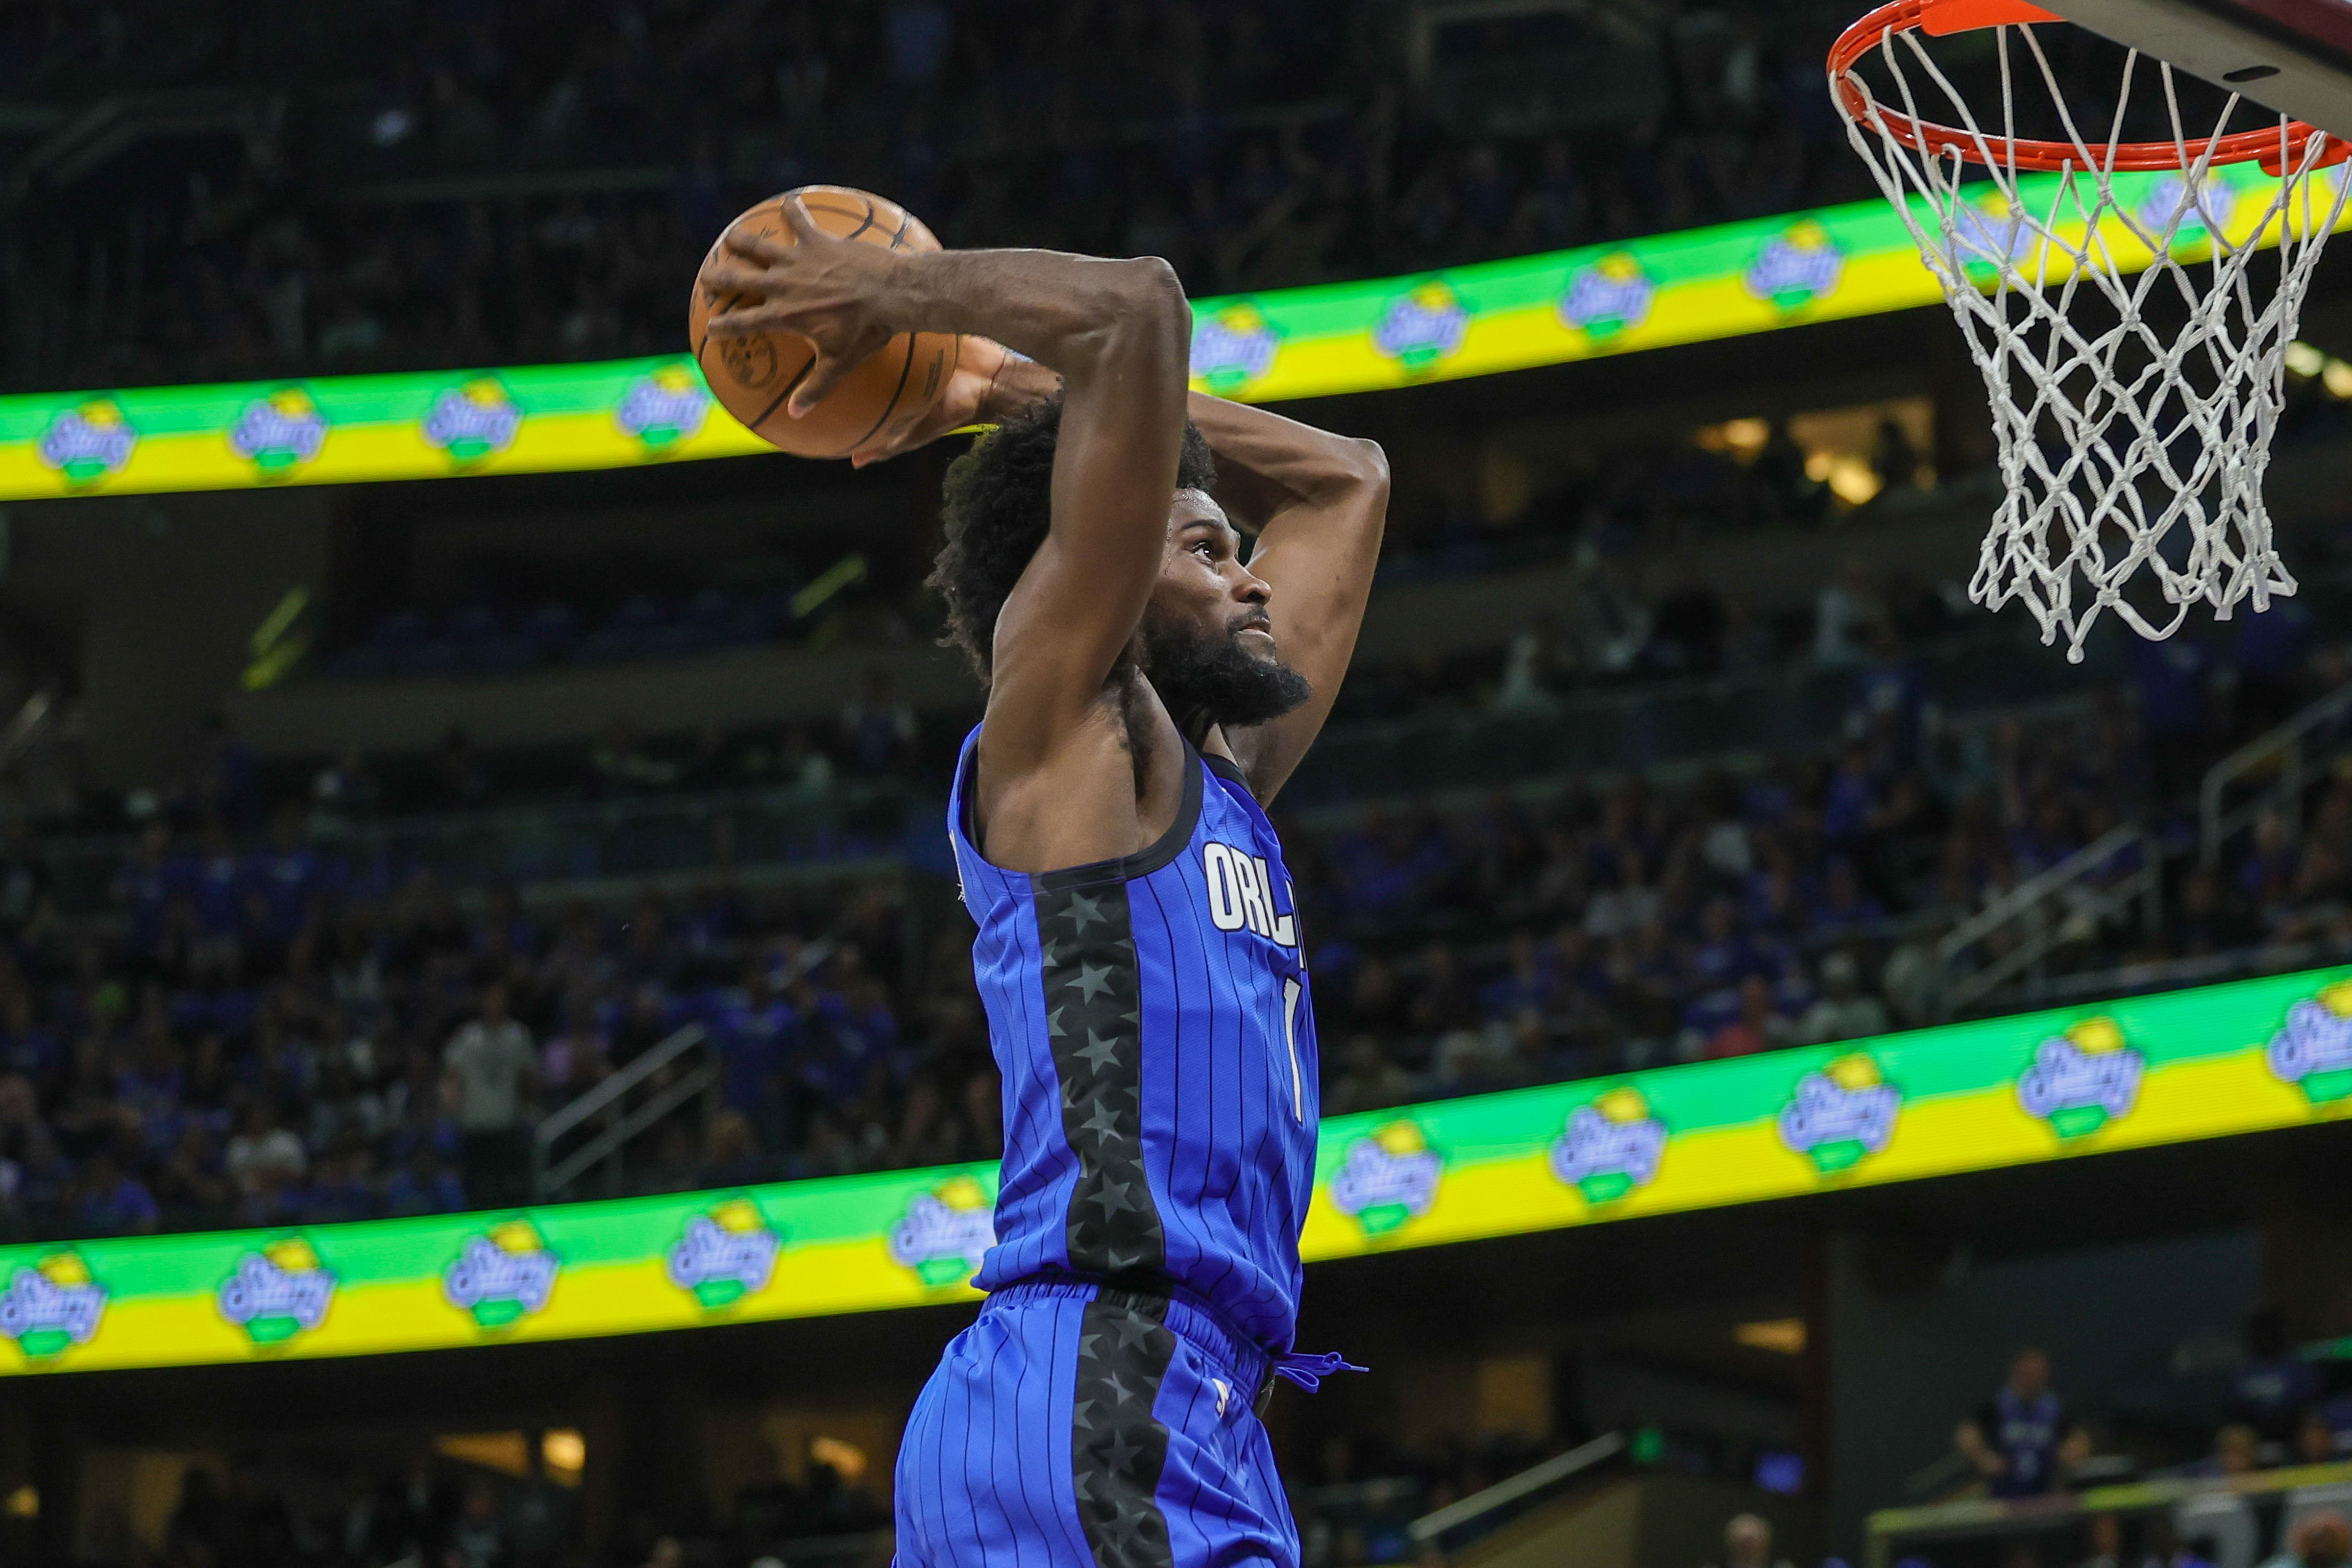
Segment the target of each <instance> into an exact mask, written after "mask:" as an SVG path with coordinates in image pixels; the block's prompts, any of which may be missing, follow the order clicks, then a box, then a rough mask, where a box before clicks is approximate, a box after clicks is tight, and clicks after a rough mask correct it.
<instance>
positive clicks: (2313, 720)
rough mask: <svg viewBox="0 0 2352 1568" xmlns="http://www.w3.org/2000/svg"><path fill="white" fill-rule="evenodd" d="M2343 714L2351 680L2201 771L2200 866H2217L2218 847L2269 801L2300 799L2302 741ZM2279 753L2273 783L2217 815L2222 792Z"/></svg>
mask: <svg viewBox="0 0 2352 1568" xmlns="http://www.w3.org/2000/svg"><path fill="white" fill-rule="evenodd" d="M2347 712H2352V681H2347V682H2346V683H2345V684H2344V685H2342V686H2339V687H2337V688H2336V689H2335V690H2333V691H2331V692H2329V693H2328V694H2327V695H2326V696H2325V697H2322V698H2320V699H2318V700H2316V701H2314V702H2310V703H2306V704H2305V706H2304V707H2303V708H2302V709H2301V710H2298V711H2296V712H2295V713H2294V715H2293V716H2291V717H2289V718H2287V719H2285V720H2284V721H2281V722H2280V723H2279V724H2277V725H2276V726H2274V727H2273V728H2272V729H2270V730H2266V731H2263V733H2262V734H2259V735H2257V736H2255V737H2254V738H2253V739H2252V740H2251V741H2249V742H2246V743H2245V744H2244V745H2242V746H2240V747H2239V748H2238V749H2237V750H2236V751H2234V752H2231V753H2230V754H2229V755H2228V756H2226V757H2223V758H2222V759H2221V761H2220V762H2218V763H2214V764H2213V765H2212V766H2211V767H2210V768H2208V769H2206V770H2205V780H2204V783H2203V784H2200V786H2199V788H2198V792H2197V816H2198V847H2197V848H2198V859H2199V861H2200V864H2202V865H2204V866H2205V867H2207V868H2211V867H2213V866H2216V865H2218V864H2220V862H2221V846H2222V845H2223V844H2225V843H2227V842H2228V841H2229V840H2230V839H2231V837H2235V836H2236V835H2237V833H2238V831H2239V830H2240V829H2241V828H2242V827H2244V826H2247V825H2248V824H2249V823H2251V822H2252V821H2253V820H2254V819H2255V818H2256V817H2258V816H2261V815H2262V814H2263V811H2264V810H2265V809H2267V808H2268V806H2269V805H2270V804H2271V803H2272V801H2273V799H2275V798H2277V797H2280V796H2284V797H2285V799H2286V800H2287V801H2289V802H2290V803H2292V802H2297V801H2300V800H2301V799H2302V798H2303V785H2304V763H2305V756H2304V745H2303V742H2304V740H2305V737H2306V736H2308V735H2309V734H2310V733H2311V732H2312V731H2314V730H2316V729H2318V728H2319V727H2320V726H2321V725H2323V724H2326V723H2327V722H2329V721H2332V720H2341V719H2343V718H2344V717H2345V716H2346V714H2347ZM2280 752H2285V759H2284V769H2283V771H2282V773H2281V775H2280V778H2279V781H2278V782H2277V783H2276V784H2273V785H2272V786H2271V787H2270V788H2269V789H2265V790H2259V791H2257V792H2256V793H2255V794H2254V795H2253V797H2252V799H2249V800H2245V801H2241V802H2240V803H2239V804H2238V805H2237V807H2236V808H2235V809H2234V810H2231V811H2227V812H2225V811H2223V810H2222V808H2221V795H2222V792H2223V791H2224V790H2226V789H2228V788H2229V787H2230V785H2231V784H2233V783H2235V782H2236V781H2237V780H2239V779H2241V778H2242V777H2244V776H2245V775H2246V774H2248V773H2252V772H2253V771H2254V770H2255V769H2256V768H2259V767H2261V766H2263V765H2264V764H2265V763H2269V762H2270V761H2271V760H2272V759H2273V757H2276V756H2278V754H2279V753H2280ZM2302 816H2303V814H2302V813H2301V812H2300V811H2293V812H2289V813H2288V814H2287V816H2286V826H2287V831H2288V832H2289V833H2290V834H2292V833H2294V832H2295V831H2296V830H2297V829H2298V828H2299V827H2300V826H2301V825H2302Z"/></svg>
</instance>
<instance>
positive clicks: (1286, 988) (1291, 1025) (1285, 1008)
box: [1282, 980, 1307, 1123]
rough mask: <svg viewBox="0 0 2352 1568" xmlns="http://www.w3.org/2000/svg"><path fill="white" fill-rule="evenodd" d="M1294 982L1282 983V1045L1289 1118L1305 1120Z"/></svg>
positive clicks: (1286, 981) (1304, 1085) (1296, 987)
mask: <svg viewBox="0 0 2352 1568" xmlns="http://www.w3.org/2000/svg"><path fill="white" fill-rule="evenodd" d="M1299 990H1300V986H1299V984H1298V982H1297V981H1296V980H1285V981H1284V982H1283V983H1282V1043H1283V1045H1284V1046H1286V1047H1288V1048H1289V1051H1290V1117H1291V1120H1292V1121H1297V1122H1301V1123H1303V1122H1305V1121H1306V1120H1307V1086H1306V1084H1305V1083H1304V1082H1303V1081H1302V1080H1301V1079H1300V1078H1299V1076H1298V993H1299Z"/></svg>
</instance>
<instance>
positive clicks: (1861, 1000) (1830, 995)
mask: <svg viewBox="0 0 2352 1568" xmlns="http://www.w3.org/2000/svg"><path fill="white" fill-rule="evenodd" d="M1888 1028H1889V1024H1888V1022H1887V1017H1886V1007H1885V1004H1884V1003H1882V1002H1880V1001H1879V999H1878V998H1877V997H1875V996H1872V995H1868V994H1864V991H1863V989H1862V963H1861V961H1860V960H1858V959H1857V958H1855V956H1854V954H1853V949H1851V948H1840V949H1839V950H1838V951H1837V952H1832V953H1831V954H1830V955H1829V956H1828V957H1827V958H1825V959H1823V960H1822V994H1821V996H1820V998H1819V999H1818V1000H1816V1001H1815V1002H1814V1003H1813V1005H1811V1007H1808V1008H1806V1009H1805V1016H1804V1017H1803V1019H1802V1020H1801V1022H1800V1023H1799V1024H1798V1025H1797V1029H1796V1037H1797V1038H1798V1039H1799V1040H1801V1041H1803V1042H1804V1043H1806V1044H1808V1045H1820V1044H1822V1043H1825V1042H1827V1041H1831V1040H1858V1039H1862V1038H1864V1037H1867V1036H1870V1035H1883V1034H1885V1033H1886V1031H1887V1029H1888Z"/></svg>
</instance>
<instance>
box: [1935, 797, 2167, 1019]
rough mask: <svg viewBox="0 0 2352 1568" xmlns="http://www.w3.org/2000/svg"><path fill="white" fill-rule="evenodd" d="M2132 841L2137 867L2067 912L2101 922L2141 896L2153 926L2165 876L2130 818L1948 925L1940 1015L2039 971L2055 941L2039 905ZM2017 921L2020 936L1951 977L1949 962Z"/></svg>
mask: <svg viewBox="0 0 2352 1568" xmlns="http://www.w3.org/2000/svg"><path fill="white" fill-rule="evenodd" d="M2135 844H2137V845H2138V846H2139V847H2140V849H2141V855H2140V868H2139V869H2138V870H2137V871H2136V872H2134V873H2132V875H2130V876H2129V877H2126V878H2125V879H2123V880H2122V881H2120V882H2118V883H2116V884H2114V885H2113V886H2110V887H2105V888H2095V889H2092V890H2091V891H2089V892H2087V893H2086V894H2085V895H2084V898H2083V900H2082V901H2081V902H2080V903H2079V904H2078V905H2077V906H2076V908H2075V910H2074V911H2072V912H2074V913H2076V914H2080V915H2087V916H2089V917H2090V918H2091V919H2093V920H2095V921H2104V920H2105V918H2106V917H2107V916H2108V915H2110V914H2112V913H2114V912H2115V911H2116V910H2122V909H2126V908H2128V907H2129V906H2130V904H2131V903H2132V901H2133V900H2136V899H2142V898H2144V899H2145V900H2147V905H2146V910H2145V918H2146V920H2147V925H2148V927H2149V929H2150V930H2151V931H2153V930H2154V929H2155V928H2156V925H2157V923H2158V920H2159V919H2160V918H2161V915H2162V912H2163V910H2162V904H2161V900H2162V898H2163V891H2164V877H2163V866H2162V863H2161V855H2160V852H2159V847H2158V845H2157V844H2156V842H2155V840H2153V839H2152V838H2150V837H2148V835H2147V829H2145V828H2143V827H2141V826H2139V825H2138V824H2137V823H2125V824H2123V825H2122V826H2118V827H2114V828H2111V829H2109V830H2108V831H2107V832H2105V834H2102V835H2101V836H2100V837H2098V838H2096V839H2095V840H2094V841H2093V842H2091V843H2089V844H2087V845H2084V847H2082V848H2080V849H2077V850H2076V851H2074V854H2072V855H2069V856H2067V857H2066V858H2064V859H2063V860H2061V861H2059V862H2058V864H2056V865H2055V866H2053V867H2051V868H2049V869H2048V870H2046V871H2042V872H2040V873H2038V874H2036V875H2034V876H2032V877H2030V878H2028V879H2026V880H2024V881H2022V882H2021V883H2019V884H2018V885H2017V886H2016V887H2014V888H2011V889H2010V890H2009V891H2008V892H2006V893H2004V894H2002V895H2001V896H2000V898H1998V899H1995V900H1993V901H1992V902H1991V903H1990V904H1988V905H1987V906H1986V907H1985V908H1984V909H1982V910H1979V911H1978V912H1977V913H1976V914H1975V915H1973V916H1971V917H1969V919H1968V920H1966V921H1962V922H1961V923H1960V924H1959V925H1958V926H1955V927H1954V928H1953V929H1952V931H1950V932H1949V933H1948V934H1947V935H1946V936H1945V937H1944V939H1943V940H1942V941H1940V942H1937V944H1936V958H1937V965H1938V968H1939V969H1940V971H1941V973H1942V974H1943V977H1944V978H1943V982H1942V986H1941V995H1940V998H1939V1005H1940V1008H1941V1010H1942V1011H1943V1013H1944V1014H1945V1015H1946V1016H1949V1015H1950V1014H1952V1013H1953V1012H1955V1011H1957V1010H1958V1008H1960V1007H1963V1006H1965V1005H1968V1004H1969V1003H1970V1002H1973V1001H1975V1000H1977V999H1978V998H1979V997H1980V996H1985V995H1988V994H1990V993H1992V992H1994V991H1997V990H1999V989H2000V987H2001V986H2003V985H2005V984H2008V983H2009V982H2010V981H2011V980H2012V979H2014V978H2015V977H2016V976H2017V975H2018V974H2020V973H2023V972H2024V971H2026V970H2028V969H2032V970H2035V971H2036V972H2037V974H2038V972H2039V970H2040V967H2041V965H2042V963H2043V962H2044V961H2045V960H2047V959H2048V957H2049V956H2050V953H2051V951H2052V950H2053V948H2055V947H2056V946H2057V945H2058V938H2057V936H2056V934H2055V933H2053V931H2052V929H2051V924H2050V922H2049V921H2048V920H2047V919H2046V918H2045V917H2044V916H2043V914H2042V910H2044V908H2045V907H2046V906H2047V905H2048V904H2049V902H2050V901H2051V900H2052V899H2053V898H2054V897H2057V896H2059V895H2061V894H2063V893H2065V892H2067V891H2069V890H2070V889H2075V888H2078V887H2083V886H2085V885H2086V884H2089V883H2091V881H2092V879H2093V878H2095V877H2096V876H2097V875H2098V874H2099V873H2100V872H2101V871H2103V870H2105V868H2107V867H2108V866H2110V865H2112V864H2113V863H2114V862H2115V860H2116V858H2117V857H2119V856H2121V855H2122V854H2123V853H2124V852H2125V851H2126V850H2127V849H2129V848H2130V847H2132V846H2133V845H2135ZM2019 922H2023V923H2024V924H2025V925H2026V926H2027V927H2028V931H2027V934H2026V938H2025V940H2024V941H2022V942H2020V943H2018V945H2017V946H2016V947H2014V948H2012V949H2011V950H2010V951H2009V952H2005V953H2003V954H2001V955H2000V957H1999V958H1996V959H1995V960H1993V961H1992V962H1991V963H1988V964H1986V965H1985V966H1984V967H1983V968H1981V969H1979V970H1976V971H1974V972H1972V973H1969V974H1967V975H1965V976H1956V975H1954V974H1953V973H1952V966H1953V964H1954V963H1956V962H1957V961H1958V959H1959V957H1960V955H1961V954H1963V953H1965V952H1968V950H1969V948H1971V947H1973V946H1975V945H1976V944H1977V943H1978V942H1981V941H1983V940H1984V939H1985V938H1986V937H1988V936H1990V935H1991V934H1992V933H1993V932H1994V931H2000V929H2001V928H2003V927H2004V926H2008V925H2011V924H2015V923H2019Z"/></svg>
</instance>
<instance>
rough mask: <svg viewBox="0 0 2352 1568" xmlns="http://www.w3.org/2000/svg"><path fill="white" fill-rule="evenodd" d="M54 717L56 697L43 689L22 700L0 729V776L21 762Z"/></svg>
mask: <svg viewBox="0 0 2352 1568" xmlns="http://www.w3.org/2000/svg"><path fill="white" fill-rule="evenodd" d="M56 713H57V698H56V694H55V693H54V692H52V691H50V689H48V688H47V687H46V686H45V687H43V688H42V689H40V690H38V691H36V692H34V693H33V694H32V695H31V696H30V697H27V698H26V699H25V705H24V706H23V707H21V708H19V709H17V710H16V716H15V717H13V718H11V719H10V720H9V721H8V724H7V727H6V728H5V729H0V772H5V770H7V769H9V768H13V767H15V766H16V764H17V763H20V762H22V761H24V759H25V755H26V752H30V751H31V750H32V749H33V747H34V745H35V744H36V743H37V742H39V740H40V738H41V737H42V736H43V735H45V734H47V732H48V728H49V723H50V721H51V720H52V719H53V718H54V717H55V716H56Z"/></svg>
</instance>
